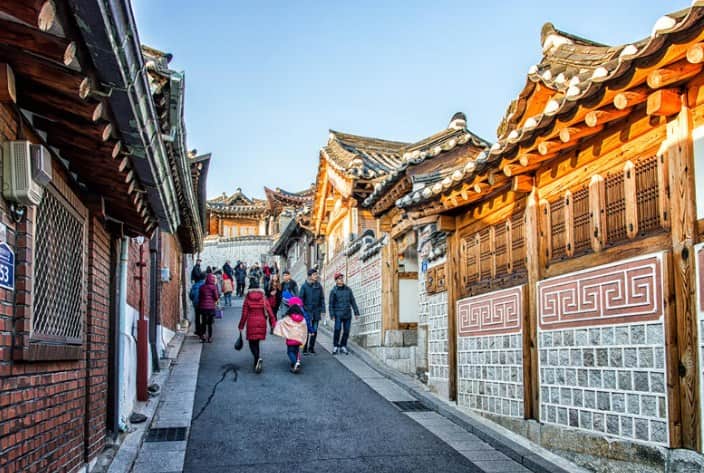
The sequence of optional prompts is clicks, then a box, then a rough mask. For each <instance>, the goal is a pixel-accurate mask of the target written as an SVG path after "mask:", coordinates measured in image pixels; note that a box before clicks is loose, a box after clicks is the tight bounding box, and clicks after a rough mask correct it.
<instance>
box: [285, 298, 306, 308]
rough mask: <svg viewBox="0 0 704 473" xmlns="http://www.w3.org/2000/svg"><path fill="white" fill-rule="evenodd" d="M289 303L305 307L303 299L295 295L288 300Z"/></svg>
mask: <svg viewBox="0 0 704 473" xmlns="http://www.w3.org/2000/svg"><path fill="white" fill-rule="evenodd" d="M288 305H289V306H294V305H297V306H299V307H303V301H302V300H301V298H300V297H296V296H294V297H292V298H290V299H289V300H288Z"/></svg>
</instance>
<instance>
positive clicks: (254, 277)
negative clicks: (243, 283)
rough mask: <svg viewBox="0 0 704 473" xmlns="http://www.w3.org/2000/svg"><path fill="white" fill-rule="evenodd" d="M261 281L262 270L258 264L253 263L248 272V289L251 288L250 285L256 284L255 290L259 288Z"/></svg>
mask: <svg viewBox="0 0 704 473" xmlns="http://www.w3.org/2000/svg"><path fill="white" fill-rule="evenodd" d="M261 280H262V269H261V268H260V267H259V263H257V262H255V263H254V265H253V266H252V267H251V268H250V270H249V287H250V288H251V287H252V283H256V286H254V287H255V288H259V286H260V284H261Z"/></svg>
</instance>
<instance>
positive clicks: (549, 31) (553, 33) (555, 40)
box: [540, 22, 608, 55]
mask: <svg viewBox="0 0 704 473" xmlns="http://www.w3.org/2000/svg"><path fill="white" fill-rule="evenodd" d="M540 44H541V46H542V49H543V55H548V54H553V53H554V52H555V51H557V49H559V47H560V46H562V45H563V44H577V45H580V46H592V47H598V48H605V47H608V45H606V44H603V43H598V42H596V41H592V40H591V39H587V38H583V37H581V36H577V35H574V34H571V33H566V32H564V31H561V30H558V29H557V28H555V25H553V24H552V23H550V22H547V23H545V24H544V25H543V27H542V29H541V30H540Z"/></svg>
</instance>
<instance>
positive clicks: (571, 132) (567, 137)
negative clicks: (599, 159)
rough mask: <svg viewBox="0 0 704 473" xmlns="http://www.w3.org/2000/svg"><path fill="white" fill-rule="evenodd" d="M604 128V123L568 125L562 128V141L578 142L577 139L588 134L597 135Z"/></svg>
mask: <svg viewBox="0 0 704 473" xmlns="http://www.w3.org/2000/svg"><path fill="white" fill-rule="evenodd" d="M603 129H604V126H603V125H599V126H594V127H590V126H585V125H576V126H566V127H565V128H563V129H562V130H560V141H562V142H563V143H570V142H576V141H577V140H580V139H582V138H585V137H587V136H592V135H595V134H597V133H599V132H600V131H601V130H603ZM541 144H542V143H541Z"/></svg>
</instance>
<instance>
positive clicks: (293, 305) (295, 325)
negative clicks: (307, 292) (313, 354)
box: [274, 297, 309, 373]
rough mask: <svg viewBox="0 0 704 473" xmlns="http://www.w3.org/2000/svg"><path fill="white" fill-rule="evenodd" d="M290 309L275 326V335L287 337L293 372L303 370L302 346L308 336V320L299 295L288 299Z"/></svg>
mask: <svg viewBox="0 0 704 473" xmlns="http://www.w3.org/2000/svg"><path fill="white" fill-rule="evenodd" d="M288 304H289V309H288V312H287V314H286V317H284V318H283V319H282V320H281V321H279V323H277V324H276V326H275V327H274V335H278V336H279V337H283V338H285V339H286V347H287V348H286V353H287V355H288V359H289V361H290V362H291V372H292V373H298V372H299V371H300V370H301V354H300V348H301V345H303V344H304V343H305V342H306V340H307V338H308V330H309V328H308V323H307V322H308V321H307V319H306V318H305V316H304V315H303V309H301V305H302V302H301V300H300V299H299V298H298V297H292V298H290V299H289V300H288Z"/></svg>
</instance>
